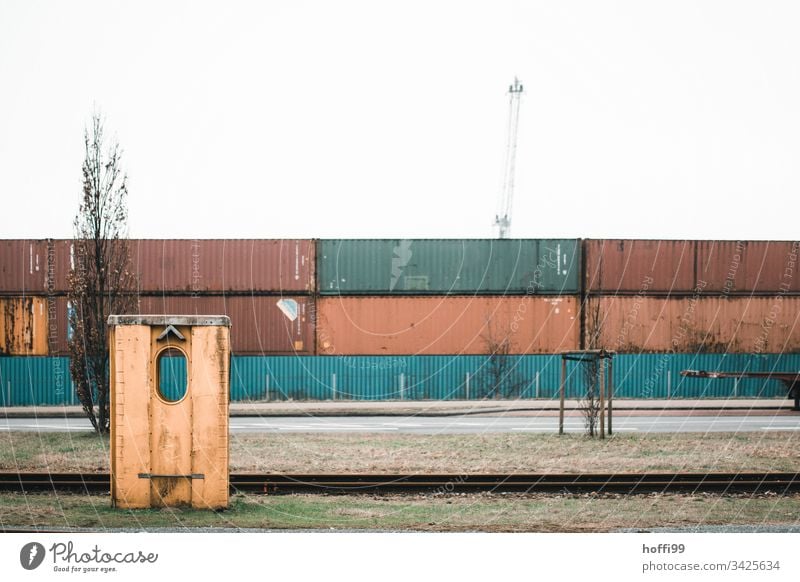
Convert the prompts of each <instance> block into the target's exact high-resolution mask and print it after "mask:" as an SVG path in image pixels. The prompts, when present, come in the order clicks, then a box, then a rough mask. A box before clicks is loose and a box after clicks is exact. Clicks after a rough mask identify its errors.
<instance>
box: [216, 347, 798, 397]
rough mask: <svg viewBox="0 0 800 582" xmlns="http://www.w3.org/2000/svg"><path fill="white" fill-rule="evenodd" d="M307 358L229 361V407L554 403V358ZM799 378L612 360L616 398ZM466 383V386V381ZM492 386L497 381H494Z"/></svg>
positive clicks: (784, 359) (695, 364)
mask: <svg viewBox="0 0 800 582" xmlns="http://www.w3.org/2000/svg"><path fill="white" fill-rule="evenodd" d="M507 358H508V360H507V364H506V365H505V367H503V366H502V365H501V367H500V369H499V370H498V367H497V366H496V365H493V363H492V360H491V358H489V357H488V356H408V357H403V356H395V357H389V356H313V357H291V356H284V357H281V356H274V357H250V356H239V357H234V358H233V364H232V372H231V398H232V399H233V400H261V399H270V400H284V399H296V400H306V399H308V400H330V399H334V398H336V399H342V400H350V399H352V400H399V399H409V400H428V399H431V400H461V399H466V398H469V399H480V398H487V397H488V398H492V397H500V398H557V397H558V385H559V375H560V366H561V360H560V357H559V356H553V355H534V356H507ZM687 369H704V370H710V371H713V370H740V371H741V370H746V371H755V372H769V371H774V372H779V371H790V372H793V371H797V370H800V354H788V355H783V354H762V355H748V354H729V355H728V354H640V355H636V354H630V355H619V356H616V357H615V358H614V368H613V370H614V386H615V395H616V396H617V397H618V398H659V399H663V398H735V397H753V398H771V397H785V396H786V388H785V386H784V385H783V384H782V383H781V382H779V381H777V380H766V379H757V378H748V379H742V380H739V381H736V380H734V379H719V380H711V379H693V378H684V377H682V376H681V375H680V372H681V371H682V370H687ZM567 370H568V378H567V396H568V397H569V398H576V397H579V396H580V395H581V394H582V392H583V391H585V374H584V373H583V371H582V368H581V367H580V366H579V365H577V364H574V363H569V364H568V367H567ZM468 375H469V379H468ZM496 379H499V381H497V380H496Z"/></svg>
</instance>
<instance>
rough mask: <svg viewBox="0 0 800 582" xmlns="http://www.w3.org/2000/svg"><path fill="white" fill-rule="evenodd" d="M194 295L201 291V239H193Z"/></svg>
mask: <svg viewBox="0 0 800 582" xmlns="http://www.w3.org/2000/svg"><path fill="white" fill-rule="evenodd" d="M191 248H192V297H197V294H198V293H199V292H200V279H201V278H202V277H201V276H200V241H199V240H198V239H196V238H195V239H192V247H191Z"/></svg>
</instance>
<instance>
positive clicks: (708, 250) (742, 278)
mask: <svg viewBox="0 0 800 582" xmlns="http://www.w3.org/2000/svg"><path fill="white" fill-rule="evenodd" d="M799 252H800V242H790V241H700V242H699V243H698V245H697V278H698V280H700V281H703V282H705V283H706V290H707V291H717V292H720V293H722V294H737V293H738V294H750V293H777V292H785V293H797V292H800V271H798V253H799Z"/></svg>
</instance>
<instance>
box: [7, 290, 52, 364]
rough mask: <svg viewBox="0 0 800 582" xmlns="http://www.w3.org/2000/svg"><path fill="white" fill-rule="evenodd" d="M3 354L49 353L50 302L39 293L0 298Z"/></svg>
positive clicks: (40, 354) (42, 354)
mask: <svg viewBox="0 0 800 582" xmlns="http://www.w3.org/2000/svg"><path fill="white" fill-rule="evenodd" d="M0 314H2V317H0V354H3V355H8V356H46V355H47V354H48V345H47V306H46V303H45V300H44V299H42V298H40V297H3V298H0Z"/></svg>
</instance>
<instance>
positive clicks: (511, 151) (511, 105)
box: [494, 77, 522, 238]
mask: <svg viewBox="0 0 800 582" xmlns="http://www.w3.org/2000/svg"><path fill="white" fill-rule="evenodd" d="M521 96H522V83H520V82H519V79H517V78H516V77H514V84H513V85H509V87H508V141H507V142H506V165H505V168H504V170H503V190H502V192H500V199H499V200H498V202H497V213H496V214H495V216H494V226H496V227H497V236H498V238H508V235H509V234H510V231H511V207H512V204H513V202H514V165H515V161H516V156H517V128H518V127H519V102H520V97H521Z"/></svg>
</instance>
